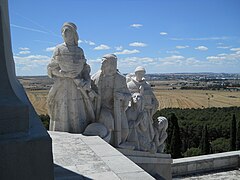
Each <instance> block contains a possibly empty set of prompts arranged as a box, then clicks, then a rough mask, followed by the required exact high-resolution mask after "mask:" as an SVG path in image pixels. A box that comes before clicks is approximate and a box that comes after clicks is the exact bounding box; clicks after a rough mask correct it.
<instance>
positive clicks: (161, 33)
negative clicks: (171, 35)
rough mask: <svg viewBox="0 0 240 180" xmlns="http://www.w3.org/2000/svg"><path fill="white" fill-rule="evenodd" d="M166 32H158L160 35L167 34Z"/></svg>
mask: <svg viewBox="0 0 240 180" xmlns="http://www.w3.org/2000/svg"><path fill="white" fill-rule="evenodd" d="M167 34H168V33H167V32H160V35H162V36H164V35H167Z"/></svg>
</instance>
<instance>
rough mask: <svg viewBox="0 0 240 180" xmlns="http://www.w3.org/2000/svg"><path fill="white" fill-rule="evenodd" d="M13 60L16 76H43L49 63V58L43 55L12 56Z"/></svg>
mask: <svg viewBox="0 0 240 180" xmlns="http://www.w3.org/2000/svg"><path fill="white" fill-rule="evenodd" d="M13 58H14V61H15V64H16V71H17V74H18V75H44V74H46V73H47V65H48V63H49V62H50V57H48V56H44V55H28V56H25V57H22V56H13ZM26 73H27V74H26Z"/></svg>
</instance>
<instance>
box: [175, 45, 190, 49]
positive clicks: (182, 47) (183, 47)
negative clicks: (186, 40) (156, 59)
mask: <svg viewBox="0 0 240 180" xmlns="http://www.w3.org/2000/svg"><path fill="white" fill-rule="evenodd" d="M188 47H189V46H176V48H177V49H185V48H188Z"/></svg>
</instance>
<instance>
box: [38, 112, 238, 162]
mask: <svg viewBox="0 0 240 180" xmlns="http://www.w3.org/2000/svg"><path fill="white" fill-rule="evenodd" d="M158 116H165V117H166V118H167V119H168V122H169V123H168V129H167V133H168V138H167V140H166V149H165V152H166V153H170V154H171V155H172V157H173V158H181V157H190V156H197V155H204V154H211V153H220V152H227V151H230V150H239V149H240V107H224V108H216V107H212V108H205V109H193V108H192V109H180V108H166V109H162V110H158V111H157V112H156V113H155V115H154V116H153V119H154V120H156V119H157V117H158ZM39 117H40V119H41V120H42V123H43V125H44V126H45V127H46V129H47V130H48V129H49V121H50V118H49V116H48V115H47V114H46V115H43V114H41V115H39Z"/></svg>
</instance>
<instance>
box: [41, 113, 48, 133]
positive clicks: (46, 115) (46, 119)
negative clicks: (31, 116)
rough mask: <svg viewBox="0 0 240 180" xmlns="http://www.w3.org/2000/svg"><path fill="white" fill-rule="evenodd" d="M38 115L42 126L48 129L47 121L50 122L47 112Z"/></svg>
mask: <svg viewBox="0 0 240 180" xmlns="http://www.w3.org/2000/svg"><path fill="white" fill-rule="evenodd" d="M39 117H40V119H41V121H42V123H43V126H44V127H45V128H46V129H47V130H49V123H50V117H49V115H48V114H40V115H39Z"/></svg>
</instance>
